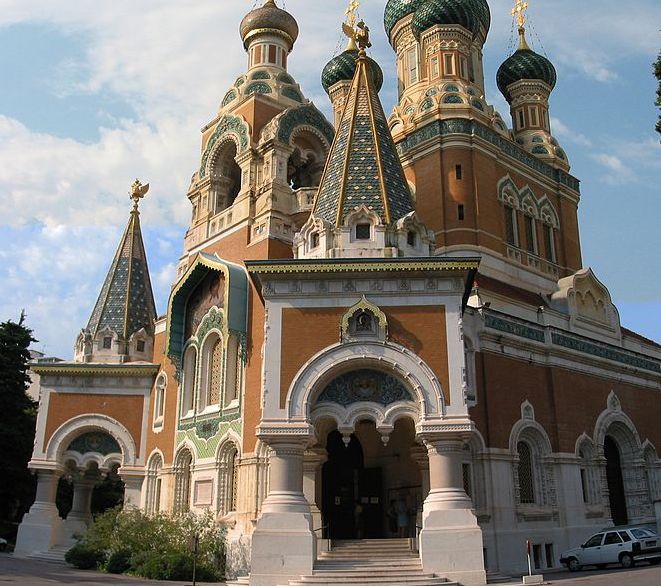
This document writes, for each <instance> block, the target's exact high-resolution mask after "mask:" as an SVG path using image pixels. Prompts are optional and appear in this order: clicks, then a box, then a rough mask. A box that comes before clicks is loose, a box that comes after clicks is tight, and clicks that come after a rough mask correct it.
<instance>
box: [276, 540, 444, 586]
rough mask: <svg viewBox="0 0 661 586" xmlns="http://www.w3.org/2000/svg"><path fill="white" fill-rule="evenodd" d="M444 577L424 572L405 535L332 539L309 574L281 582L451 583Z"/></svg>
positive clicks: (313, 585) (300, 585)
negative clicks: (387, 537) (389, 537)
mask: <svg viewBox="0 0 661 586" xmlns="http://www.w3.org/2000/svg"><path fill="white" fill-rule="evenodd" d="M456 584H457V583H456V582H450V581H448V580H446V579H445V578H439V577H438V576H435V575H433V574H424V573H423V571H422V564H421V562H420V558H419V556H418V554H417V552H414V551H412V550H411V542H410V540H408V539H363V540H346V541H333V547H332V549H331V551H329V552H322V553H320V554H319V559H318V560H317V561H316V562H315V564H314V569H313V570H312V574H311V575H309V576H301V578H300V579H297V580H290V581H289V583H288V584H287V585H283V586H370V585H374V586H453V585H456Z"/></svg>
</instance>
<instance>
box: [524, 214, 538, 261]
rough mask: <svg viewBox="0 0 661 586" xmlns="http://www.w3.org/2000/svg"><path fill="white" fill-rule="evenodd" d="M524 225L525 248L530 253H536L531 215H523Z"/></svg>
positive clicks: (533, 224)
mask: <svg viewBox="0 0 661 586" xmlns="http://www.w3.org/2000/svg"><path fill="white" fill-rule="evenodd" d="M525 225H526V250H527V251H528V252H530V253H531V254H536V253H537V246H536V244H537V243H536V242H535V220H534V218H532V217H531V216H525Z"/></svg>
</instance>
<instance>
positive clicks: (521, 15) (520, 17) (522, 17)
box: [512, 0, 528, 28]
mask: <svg viewBox="0 0 661 586" xmlns="http://www.w3.org/2000/svg"><path fill="white" fill-rule="evenodd" d="M514 1H515V3H516V5H515V6H514V8H512V16H515V17H516V22H517V24H518V25H519V28H521V27H523V25H524V24H526V10H528V3H527V2H525V1H524V0H514Z"/></svg>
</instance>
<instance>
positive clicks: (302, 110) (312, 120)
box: [277, 104, 335, 148]
mask: <svg viewBox="0 0 661 586" xmlns="http://www.w3.org/2000/svg"><path fill="white" fill-rule="evenodd" d="M301 126H302V127H305V128H306V129H307V130H310V131H312V132H314V134H315V135H317V136H319V137H320V138H323V140H324V141H325V143H326V145H327V148H330V145H331V144H332V142H333V139H334V138H335V129H334V128H333V126H332V125H331V124H330V123H329V122H328V120H326V117H325V116H324V115H323V114H322V113H321V112H320V111H319V110H318V109H317V107H316V106H315V105H314V104H304V105H302V106H297V107H294V108H288V109H287V110H285V111H284V112H283V113H282V114H281V115H280V116H278V122H277V129H278V130H277V139H278V140H279V141H280V142H282V143H284V144H291V139H292V136H293V134H294V131H295V130H297V128H298V127H301Z"/></svg>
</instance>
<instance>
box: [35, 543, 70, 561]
mask: <svg viewBox="0 0 661 586" xmlns="http://www.w3.org/2000/svg"><path fill="white" fill-rule="evenodd" d="M70 549H71V545H54V546H53V547H51V548H50V549H49V550H48V551H40V552H36V553H31V554H30V555H28V556H27V559H29V560H38V561H41V562H50V563H53V564H62V565H65V564H66V562H65V561H64V554H65V553H67V551H69V550H70Z"/></svg>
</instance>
